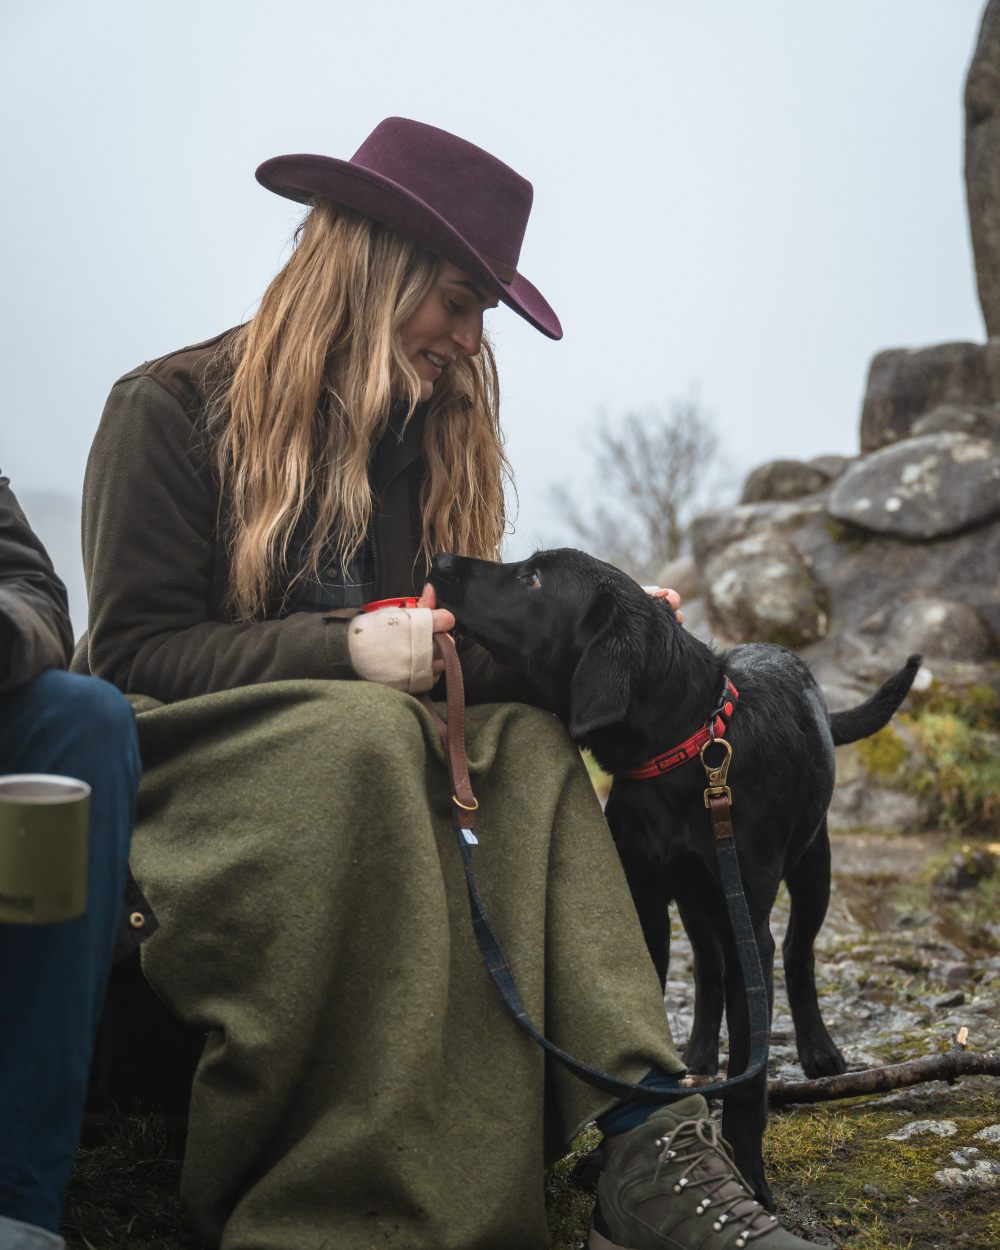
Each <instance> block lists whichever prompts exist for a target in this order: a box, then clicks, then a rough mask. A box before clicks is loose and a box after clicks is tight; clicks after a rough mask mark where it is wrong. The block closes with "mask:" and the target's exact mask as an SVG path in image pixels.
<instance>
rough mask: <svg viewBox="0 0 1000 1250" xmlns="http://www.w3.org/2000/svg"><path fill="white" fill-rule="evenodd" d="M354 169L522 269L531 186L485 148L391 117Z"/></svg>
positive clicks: (361, 151) (362, 149) (480, 249)
mask: <svg viewBox="0 0 1000 1250" xmlns="http://www.w3.org/2000/svg"><path fill="white" fill-rule="evenodd" d="M350 163H351V164H352V165H357V166H360V167H361V168H363V169H367V170H370V171H371V172H372V173H374V174H378V175H379V176H380V177H382V178H387V179H389V180H390V181H392V182H395V183H397V184H398V185H399V186H401V187H403V188H404V189H405V190H407V191H408V192H410V193H411V194H412V195H416V196H418V197H419V198H420V199H421V200H423V201H424V203H425V204H427V205H428V206H429V207H430V208H432V209H433V210H434V211H435V212H436V213H438V214H439V215H440V216H441V217H442V218H444V220H445V222H447V223H448V224H449V225H450V226H451V227H452V228H453V229H455V230H457V231H458V232H459V233H460V234H461V235H462V236H463V237H464V238H465V239H467V240H468V242H469V243H471V244H472V245H473V247H474V248H475V249H476V250H477V251H478V252H480V253H481V254H482V255H483V256H484V258H490V259H493V260H495V261H499V262H501V263H502V264H503V265H507V266H510V268H511V269H516V268H517V262H518V258H519V256H520V253H521V243H522V241H523V239H524V232H525V229H526V228H527V224H528V215H529V213H530V212H531V201H532V187H531V183H530V182H529V181H528V180H527V178H522V177H521V175H520V174H519V173H517V171H516V170H514V169H511V167H510V166H509V165H505V164H504V163H503V161H499V160H497V158H496V157H495V156H492V155H491V154H490V153H489V152H486V151H484V149H483V148H480V147H477V146H476V145H475V144H474V143H469V142H468V140H466V139H461V138H459V137H458V136H457V135H453V134H449V132H448V131H446V130H439V129H438V128H437V127H436V126H428V125H426V124H425V123H423V122H416V121H410V120H409V119H408V118H405V117H388V118H386V120H385V121H383V122H380V123H379V124H378V126H376V127H375V129H374V130H373V131H372V133H371V134H370V135H369V136H368V138H367V139H366V140H365V141H364V143H362V145H361V147H359V148H358V150H357V151H356V152H355V153H354V155H353V156H352V157H351V162H350Z"/></svg>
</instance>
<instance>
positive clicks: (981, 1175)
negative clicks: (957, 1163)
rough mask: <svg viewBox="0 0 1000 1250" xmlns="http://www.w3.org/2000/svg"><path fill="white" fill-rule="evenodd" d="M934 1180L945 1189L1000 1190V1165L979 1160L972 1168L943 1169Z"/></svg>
mask: <svg viewBox="0 0 1000 1250" xmlns="http://www.w3.org/2000/svg"><path fill="white" fill-rule="evenodd" d="M934 1179H935V1180H936V1181H937V1183H938V1184H939V1185H941V1186H943V1187H944V1188H945V1189H997V1188H1000V1163H996V1162H994V1160H992V1159H979V1160H978V1161H977V1162H976V1163H975V1164H974V1165H973V1166H972V1167H971V1168H967V1169H965V1168H942V1169H941V1171H940V1172H935V1173H934Z"/></svg>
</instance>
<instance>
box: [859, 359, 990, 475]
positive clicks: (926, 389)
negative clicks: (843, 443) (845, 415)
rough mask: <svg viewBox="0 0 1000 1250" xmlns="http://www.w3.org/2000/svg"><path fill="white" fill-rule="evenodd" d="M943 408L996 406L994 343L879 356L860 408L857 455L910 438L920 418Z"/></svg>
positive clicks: (869, 376) (871, 371)
mask: <svg viewBox="0 0 1000 1250" xmlns="http://www.w3.org/2000/svg"><path fill="white" fill-rule="evenodd" d="M949 403H951V404H956V405H958V406H960V407H967V406H969V405H973V406H982V407H985V408H992V407H996V406H997V405H1000V339H994V338H991V339H989V340H987V342H986V343H964V342H963V343H938V344H935V345H934V346H933V347H923V348H917V349H911V348H899V347H896V348H891V349H890V350H889V351H885V352H879V353H878V355H877V356H875V357H874V358H873V360H872V363H871V365H870V367H869V371H868V384H867V387H866V390H865V398H864V402H863V404H862V408H861V450H862V451H863V452H868V451H875V450H877V449H878V448H879V447H886V446H888V444H890V443H896V442H899V441H900V440H901V439H905V438H910V437H911V436H912V434H913V427H914V425H915V424H916V422H917V421H918V420H919V419H920V418H921V417H924V416H926V415H927V414H928V413H931V412H933V410H934V409H935V408H938V407H940V406H941V405H942V404H949Z"/></svg>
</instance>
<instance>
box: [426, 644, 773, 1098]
mask: <svg viewBox="0 0 1000 1250" xmlns="http://www.w3.org/2000/svg"><path fill="white" fill-rule="evenodd" d="M434 642H435V647H436V649H437V651H438V654H439V655H440V656H441V658H442V659H443V660H444V664H445V681H446V685H447V703H448V720H447V721H445V720H444V719H443V718H442V717H441V715H440V713H439V712H438V710H437V708H436V707H435V706H434V704H433V703H432V702H431V700H430V698H429V697H428V696H427V695H422V696H421V697H420V702H421V703H423V705H424V707H425V708H426V709H427V710H428V712H429V713H430V716H431V719H432V720H433V722H434V724H435V726H436V728H437V730H438V733H439V734H440V735H441V740H442V742H443V744H444V754H445V759H446V760H447V762H448V771H449V773H450V775H451V780H452V796H451V802H452V819H453V823H454V828H455V836H456V839H457V842H458V851H459V855H460V856H461V860H462V868H463V871H464V873H465V883H466V889H467V892H468V896H469V913H470V916H471V919H472V929H473V932H474V934H475V937H476V944H477V945H478V947H479V953H480V955H481V956H482V958H483V962H484V964H485V966H486V971H487V972H488V973H489V975H490V979H491V980H492V981H493V984H494V986H495V987H496V989H497V990H498V992H499V994H500V997H501V999H502V1000H503V1004H504V1006H505V1007H506V1009H507V1011H508V1013H509V1014H510V1016H511V1018H512V1019H513V1021H514V1023H515V1024H516V1025H517V1027H518V1028H519V1029H521V1030H522V1031H523V1032H524V1033H526V1034H527V1035H528V1037H530V1038H531V1039H532V1041H535V1042H537V1043H538V1045H539V1046H541V1047H542V1048H543V1049H544V1050H545V1051H546V1052H547V1053H548V1054H550V1055H552V1056H553V1058H555V1059H557V1060H558V1061H559V1062H560V1063H562V1064H563V1065H564V1066H565V1067H567V1068H569V1070H570V1071H571V1072H573V1073H574V1074H575V1075H576V1076H578V1077H580V1078H581V1079H582V1080H584V1081H586V1082H587V1083H588V1084H589V1085H593V1086H595V1087H596V1088H597V1089H602V1090H604V1091H605V1092H606V1093H609V1094H613V1095H614V1096H615V1097H617V1098H619V1099H623V1098H632V1099H636V1100H638V1101H640V1102H648V1103H655V1104H657V1105H663V1104H665V1103H671V1102H677V1101H678V1100H679V1099H682V1098H687V1097H688V1096H689V1094H690V1093H691V1089H692V1086H695V1082H694V1080H693V1079H692V1078H691V1077H685V1078H684V1080H683V1081H682V1082H681V1086H680V1088H678V1089H673V1090H662V1089H652V1088H650V1087H649V1086H646V1085H636V1084H634V1083H633V1082H631V1081H623V1080H621V1079H620V1078H618V1077H616V1076H612V1075H611V1074H610V1073H609V1072H602V1071H601V1069H600V1068H595V1067H593V1066H592V1065H591V1064H589V1063H584V1062H583V1061H582V1060H580V1059H576V1058H574V1056H573V1055H571V1054H569V1053H568V1052H567V1051H565V1050H563V1049H562V1048H561V1047H559V1046H557V1045H556V1044H555V1042H553V1041H550V1039H549V1038H547V1037H546V1036H545V1035H544V1033H542V1031H541V1030H540V1029H539V1028H538V1026H537V1025H536V1024H535V1022H534V1021H533V1020H532V1018H531V1016H529V1014H528V1012H527V1010H526V1008H525V1006H524V1003H523V1001H522V1000H521V995H520V991H519V990H518V988H517V982H516V981H515V980H514V973H513V971H512V969H511V966H510V964H509V962H508V960H507V956H506V954H505V953H504V950H503V947H502V946H501V944H500V939H499V937H498V936H497V933H496V930H495V929H494V928H493V925H492V924H491V923H490V920H489V917H488V916H487V915H486V911H485V908H484V907H483V900H482V897H481V895H480V893H479V888H478V886H477V884H476V877H475V873H474V871H473V867H472V847H474V846H477V845H478V844H479V839H478V838H477V837H476V835H475V833H474V832H473V827H472V825H473V812H475V811H476V810H477V808H478V807H479V801H478V799H477V798H476V797H475V795H474V794H473V793H472V782H471V780H470V778H469V763H468V759H467V757H466V754H465V688H464V682H463V679H462V666H461V663H460V661H459V658H458V651H457V649H456V647H455V640H454V639H453V638H452V637H451V636H450V635H449V634H435V635H434ZM730 688H732V687H731V684H730ZM733 697H734V698H735V697H736V693H735V689H733ZM711 719H712V721H714V720H715V716H714V715H713V717H712V718H711ZM724 727H725V726H724V722H723V728H724ZM711 741H712V740H711V738H710V739H709V741H708V742H706V743H705V744H704V745H703V746H702V747H701V750H700V752H699V754H700V755H701V756H702V765H703V766H704V768H705V772H706V774H707V775H708V777H709V783H710V784H709V788H708V789H707V790H706V791H705V805H706V806H707V807H708V808H709V810H710V812H711V816H712V824H713V827H714V829H715V846H716V854H717V858H718V864H719V874H720V876H721V879H722V888H723V892H724V893H725V896H726V908H727V910H728V913H729V920H730V924H731V925H732V929H733V938H734V941H735V943H736V951H737V957H738V959H739V964H740V971H741V972H742V974H743V985H744V989H745V992H746V998H747V1013H748V1016H749V1025H750V1051H749V1054H748V1056H747V1061H746V1068H745V1069H744V1070H743V1071H742V1072H741V1073H740V1074H739V1075H738V1076H733V1077H729V1078H727V1079H726V1080H724V1081H711V1082H709V1083H708V1084H706V1085H697V1086H696V1088H697V1092H698V1093H700V1094H704V1095H708V1096H711V1095H721V1096H725V1095H726V1094H728V1093H729V1091H730V1090H732V1089H735V1088H736V1087H737V1086H740V1085H744V1084H745V1083H746V1082H748V1081H752V1080H754V1079H755V1078H756V1077H758V1076H759V1074H760V1073H761V1072H762V1071H763V1070H764V1069H765V1068H766V1066H767V1054H768V1042H769V1038H770V1004H769V1002H768V996H767V989H766V987H765V985H764V974H763V970H762V969H761V963H760V954H759V952H758V949H757V939H756V937H755V936H754V931H753V924H752V921H751V919H750V912H749V909H748V907H747V901H746V896H745V894H744V892H743V883H742V880H741V877H740V866H739V860H738V858H737V855H736V843H735V839H734V837H733V827H732V823H731V820H730V815H729V813H730V808H731V805H732V794H731V793H730V791H729V787H728V786H727V785H726V784H725V781H726V774H727V772H728V770H729V761H730V759H731V758H732V747H731V746H730V745H729V743H728V742H726V741H725V740H724V739H722V738H715V741H716V742H718V743H719V744H720V745H721V746H723V747H724V748H725V751H726V757H725V759H724V760H723V762H722V763H721V764H720V765H719V767H718V768H716V769H712V768H711V767H710V766H709V765H708V764H707V763H706V762H705V760H704V752H705V750H706V748H707V747H708V746H710V745H711ZM716 774H717V775H718V781H717V782H714V783H713V780H712V779H713V776H714V775H716ZM713 789H715V790H722V791H724V792H725V793H724V794H721V795H718V796H714V797H712V798H711V800H710V799H709V791H711V790H713Z"/></svg>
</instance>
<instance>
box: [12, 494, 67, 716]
mask: <svg viewBox="0 0 1000 1250" xmlns="http://www.w3.org/2000/svg"><path fill="white" fill-rule="evenodd" d="M72 648H73V634H72V630H71V628H70V623H69V607H68V605H67V602H66V588H65V586H63V584H62V582H61V581H60V580H59V578H58V577H57V576H56V573H55V570H54V569H53V567H52V561H51V560H50V559H49V557H48V553H47V552H46V550H45V548H44V547H43V546H42V543H41V541H40V540H39V539H38V537H37V536H36V535H35V534H34V532H33V531H32V529H31V526H30V525H29V524H28V521H27V518H26V517H25V515H24V513H23V512H22V511H21V508H20V506H19V505H18V502H17V500H16V499H15V498H14V492H13V491H12V490H11V489H10V485H9V483H8V480H7V478H5V477H0V693H2V692H4V691H7V690H15V689H17V687H19V686H24V685H27V683H28V682H29V681H31V679H32V678H33V677H37V676H38V674H39V673H41V672H43V671H44V670H45V669H47V668H65V667H66V664H67V662H68V661H69V657H70V652H71V650H72Z"/></svg>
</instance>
